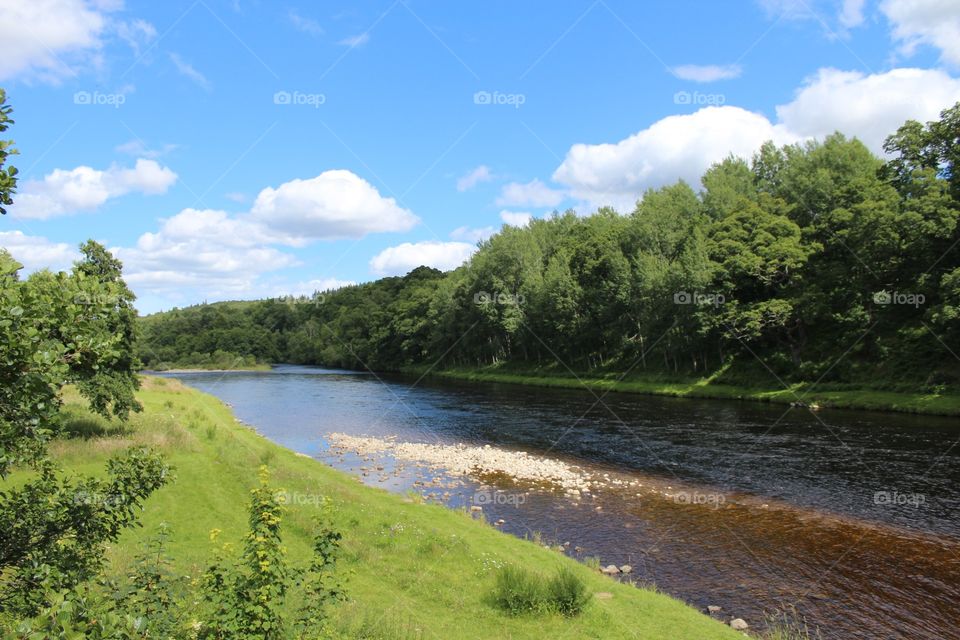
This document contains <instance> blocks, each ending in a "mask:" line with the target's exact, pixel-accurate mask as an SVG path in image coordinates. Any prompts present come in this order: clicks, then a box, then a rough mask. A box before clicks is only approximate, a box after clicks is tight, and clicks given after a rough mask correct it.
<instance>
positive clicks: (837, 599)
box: [176, 366, 960, 640]
mask: <svg viewBox="0 0 960 640" xmlns="http://www.w3.org/2000/svg"><path fill="white" fill-rule="evenodd" d="M176 377H178V378H180V379H182V380H183V381H184V382H186V383H187V384H190V385H192V386H194V387H197V388H199V389H201V390H203V391H207V392H209V393H212V394H214V395H216V396H218V397H219V398H221V399H222V400H224V401H226V402H228V403H229V404H231V405H232V406H233V409H234V412H235V413H236V415H237V416H238V417H239V418H240V419H241V420H243V421H244V422H247V423H249V424H251V425H253V426H254V427H256V428H257V430H258V431H260V432H261V433H263V434H264V435H265V436H267V437H269V438H271V439H272V440H274V441H276V442H278V443H280V444H282V445H285V446H287V447H290V448H291V449H294V450H296V451H299V452H302V453H305V454H308V455H311V456H315V457H317V458H318V459H321V460H323V461H325V462H327V463H329V464H332V465H334V466H336V467H338V468H341V469H344V470H347V471H350V472H353V473H355V474H357V475H359V476H361V478H362V479H363V481H364V482H366V483H368V484H371V485H374V486H381V487H384V488H388V489H391V490H395V491H401V492H403V491H409V490H415V491H418V492H420V493H423V494H425V495H426V496H427V497H428V498H433V499H436V500H438V501H441V502H444V503H445V504H448V505H450V506H452V507H460V506H470V505H482V506H483V514H484V516H485V517H486V518H487V520H488V521H490V522H495V521H497V520H503V523H502V524H500V525H499V526H501V528H502V529H503V530H504V531H507V532H509V533H512V534H515V535H518V536H521V537H528V538H535V539H537V540H539V541H541V542H542V543H549V544H552V545H563V544H564V543H569V544H567V545H566V546H565V547H564V548H563V552H564V553H567V554H569V555H571V556H573V557H579V558H580V559H585V558H587V557H591V558H599V560H600V561H601V563H602V564H603V565H607V564H616V565H618V566H619V565H623V564H629V565H631V567H632V571H631V572H630V573H629V574H628V575H624V576H621V579H628V580H631V581H635V582H638V583H655V584H656V585H657V587H659V588H660V589H661V590H663V591H666V592H667V593H670V594H672V595H674V596H676V597H678V598H681V599H683V600H685V601H687V602H689V603H690V604H692V605H694V606H696V607H698V608H701V609H704V608H705V607H706V606H707V605H708V604H709V605H718V606H720V607H721V608H722V609H721V612H720V613H719V614H717V617H718V618H720V619H723V620H729V619H730V617H731V616H733V617H742V618H744V619H746V620H747V621H748V622H749V623H750V624H751V626H752V627H754V628H762V627H763V625H764V619H765V616H768V615H770V614H773V613H775V612H777V611H780V610H784V609H786V610H795V611H796V613H797V614H798V615H800V616H802V617H804V618H805V619H806V621H807V623H808V624H809V625H810V626H811V627H818V628H819V630H820V633H821V635H822V637H823V638H838V639H840V638H843V639H847V638H864V639H867V638H869V639H871V640H872V639H878V638H879V639H886V638H910V639H931V640H933V639H937V640H941V639H946V638H960V607H958V604H960V482H958V481H960V445H957V443H958V440H960V420H957V419H947V418H935V417H917V416H907V415H899V414H883V413H868V412H853V411H820V412H817V413H812V412H811V411H809V410H807V409H805V408H789V407H785V406H779V405H777V406H768V405H762V404H756V403H740V402H728V401H713V400H691V399H671V398H656V397H649V396H640V395H629V394H609V395H606V396H603V395H602V392H597V393H593V392H591V391H588V390H583V391H578V390H559V389H544V388H536V387H522V386H513V385H495V384H476V383H456V382H446V381H444V382H437V381H435V380H421V381H419V382H417V381H416V380H415V379H412V378H406V377H402V376H397V377H383V376H379V377H378V376H374V375H371V374H363V373H354V372H347V371H333V370H326V369H317V368H308V367H293V366H282V367H277V368H275V369H274V370H273V371H271V372H235V373H220V372H209V373H207V372H204V373H181V374H176ZM415 383H416V384H415ZM333 432H339V433H346V434H350V435H367V436H376V437H380V438H384V437H395V438H396V440H397V441H410V442H425V443H440V444H456V443H464V444H467V445H487V444H489V445H491V446H495V447H501V448H505V449H510V450H522V451H526V452H528V453H529V454H531V455H534V454H536V455H545V456H548V457H551V458H557V459H560V460H563V461H566V462H569V463H571V464H574V465H577V466H578V467H580V468H582V469H584V470H586V471H589V472H591V473H593V474H594V475H596V476H600V477H603V474H607V479H608V483H607V484H606V485H605V486H603V487H600V488H597V489H596V490H594V491H593V492H592V493H591V494H587V495H584V497H583V498H581V499H574V498H571V497H570V496H569V495H565V494H564V493H563V492H562V491H556V490H550V489H549V488H544V487H534V486H531V485H524V484H523V483H516V482H512V481H510V480H509V479H508V478H491V477H486V478H466V479H464V478H452V477H449V476H447V475H445V474H443V473H442V471H438V470H435V469H425V468H421V467H417V466H415V465H413V464H410V463H405V464H404V463H400V464H398V463H397V461H394V460H392V459H390V458H389V456H386V457H377V458H376V460H380V462H376V463H373V462H372V461H371V459H370V458H371V456H359V455H354V454H352V453H350V452H344V451H340V450H336V449H332V448H331V446H330V442H329V440H328V438H327V436H328V434H330V433H333ZM954 445H957V446H954ZM374 465H375V466H374ZM376 466H380V467H383V469H382V470H376Z"/></svg>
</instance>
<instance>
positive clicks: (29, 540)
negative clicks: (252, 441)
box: [0, 449, 169, 616]
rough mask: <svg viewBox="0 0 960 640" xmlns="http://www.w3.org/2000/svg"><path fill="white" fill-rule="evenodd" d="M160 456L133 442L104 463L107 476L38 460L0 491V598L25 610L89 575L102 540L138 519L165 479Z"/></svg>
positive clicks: (15, 610) (12, 608)
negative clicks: (63, 470) (32, 470)
mask: <svg viewBox="0 0 960 640" xmlns="http://www.w3.org/2000/svg"><path fill="white" fill-rule="evenodd" d="M168 471H169V470H168V468H167V466H166V465H165V464H164V463H163V461H162V459H161V458H160V457H159V456H158V455H157V454H154V453H151V452H149V451H146V450H144V449H133V450H131V451H130V452H128V453H127V454H126V455H124V456H120V457H116V458H113V459H111V460H110V461H109V462H108V464H107V479H106V480H100V479H97V478H82V479H79V480H74V479H72V478H70V477H64V476H62V475H60V474H58V473H57V470H56V467H55V466H54V464H53V463H51V462H49V461H45V462H43V463H42V464H41V465H40V467H39V471H38V477H37V478H35V479H33V480H29V481H28V482H26V483H25V484H24V485H23V486H22V487H20V488H18V489H15V490H8V491H2V492H0V531H3V532H4V535H3V537H2V538H0V567H3V577H2V579H0V605H2V609H3V611H4V612H7V613H12V614H15V615H21V616H29V615H33V614H35V613H36V612H37V611H38V610H40V609H41V608H42V607H44V606H47V605H49V604H50V603H48V602H45V601H44V597H45V596H46V595H49V594H50V593H54V594H55V593H59V592H60V591H62V590H63V589H71V588H73V587H75V586H76V585H78V584H81V583H83V582H85V581H87V580H90V579H91V578H93V577H95V576H96V575H97V573H98V572H99V570H100V568H101V562H102V558H103V547H104V545H105V544H107V543H109V542H116V540H117V538H118V537H119V535H120V533H121V532H122V531H123V530H124V529H126V528H128V527H131V526H135V525H136V522H137V514H138V512H139V510H140V507H141V506H142V504H143V501H144V500H145V499H146V498H147V497H148V496H149V495H150V494H151V493H153V492H154V491H156V490H157V489H158V488H160V487H161V486H163V484H164V483H165V482H166V481H167V479H168Z"/></svg>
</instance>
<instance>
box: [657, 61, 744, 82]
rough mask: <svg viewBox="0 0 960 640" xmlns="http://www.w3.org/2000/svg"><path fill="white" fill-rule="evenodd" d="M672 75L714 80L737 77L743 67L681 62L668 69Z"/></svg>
mask: <svg viewBox="0 0 960 640" xmlns="http://www.w3.org/2000/svg"><path fill="white" fill-rule="evenodd" d="M670 71H671V72H672V73H673V75H675V76H677V77H678V78H681V79H682V80H690V81H692V82H716V81H717V80H730V79H732V78H739V77H740V74H741V73H743V68H742V67H741V66H740V65H738V64H725V65H718V64H707V65H700V64H682V65H680V66H677V67H673V68H671V69H670Z"/></svg>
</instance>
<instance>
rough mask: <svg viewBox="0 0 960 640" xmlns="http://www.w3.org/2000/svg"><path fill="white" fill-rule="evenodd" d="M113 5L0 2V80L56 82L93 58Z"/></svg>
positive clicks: (73, 0) (74, 0)
mask: <svg viewBox="0 0 960 640" xmlns="http://www.w3.org/2000/svg"><path fill="white" fill-rule="evenodd" d="M113 8H114V7H111V6H102V5H101V6H98V5H97V4H96V3H91V2H86V1H85V0H3V2H0V80H8V79H10V78H13V77H14V76H18V75H27V76H28V77H30V78H31V79H40V80H43V81H47V82H58V81H59V80H60V79H62V78H63V77H64V76H68V75H76V71H75V70H74V69H73V68H72V66H71V65H74V64H80V65H87V64H89V63H91V62H94V61H95V60H96V57H97V55H98V52H99V50H100V49H101V47H102V46H103V41H102V36H103V33H104V31H105V29H106V25H107V16H106V15H105V14H106V12H108V11H110V10H112V9H113Z"/></svg>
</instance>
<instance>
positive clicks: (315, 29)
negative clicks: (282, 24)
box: [287, 9, 326, 36]
mask: <svg viewBox="0 0 960 640" xmlns="http://www.w3.org/2000/svg"><path fill="white" fill-rule="evenodd" d="M287 19H289V20H290V24H292V25H293V26H294V28H295V29H297V30H298V31H302V32H304V33H307V34H309V35H311V36H322V35H323V34H324V33H326V31H324V29H323V27H321V26H320V23H319V22H317V21H316V20H314V19H313V18H305V17H303V16H301V15H300V14H299V13H297V11H296V10H295V9H290V11H289V13H287Z"/></svg>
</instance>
